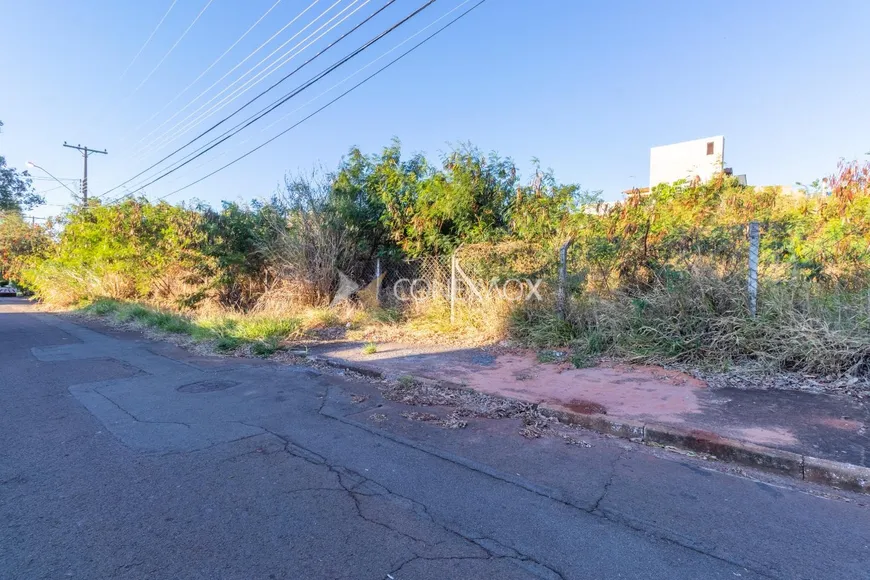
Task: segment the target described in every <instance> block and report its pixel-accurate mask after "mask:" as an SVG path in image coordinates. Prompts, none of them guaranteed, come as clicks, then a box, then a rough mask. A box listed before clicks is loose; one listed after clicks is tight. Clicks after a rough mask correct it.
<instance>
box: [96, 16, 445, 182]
mask: <svg viewBox="0 0 870 580" xmlns="http://www.w3.org/2000/svg"><path fill="white" fill-rule="evenodd" d="M395 1H396V0H389V1H388V2H387V3H386V4H384V5H383V6H381V7H380V8H379V9H378V10H376V11H375V12H374V13H372V14H371V15H369V16H368V17H366V18H365V19H364V20H363V21H362V22H360V23H359V24H357V25H356V26H354V27H353V28H351V29H350V30H349V31H347V32H345V33H344V34H342V35H341V36H340V37H338V38H337V39H336V40H334V41H333V42H331V43H330V44H329V45H327V46H326V47H324V48H323V49H322V50H320V52H318V53H317V54H315V55H313V56H312V57H311V58H309V59H308V60H307V61H305V62H304V63H302V64H301V65H299V66H298V67H296V68H295V69H294V70H292V71H290V72H289V73H288V74H286V75H285V76H284V77H282V78H281V79H279V80H278V81H277V82H275V83H274V84H272V85H271V86H270V87H268V88H267V89H265V90H264V91H262V92H260V93H259V94H258V95H257V96H255V97H254V98H252V99H251V100H249V101H248V102H247V103H245V104H244V105H242V106H241V107H239V108H238V109H236V110H235V111H234V112H233V113H231V114H230V115H228V116H226V117H224V118H223V119H221V120H220V121H218V122H217V123H215V124H214V125H212V126H211V127H209V128H208V129H206V130H205V131H203V132H202V133H200V134H199V135H197V136H196V137H194V138H193V139H191V140H190V141H188V142H187V143H185V144H184V145H182V146H181V147H179V148H178V149H176V150H175V151H173V152H171V153H169V154H168V155H166V156H165V157H163V158H162V159H160V160H159V161H157V162H155V163H153V164H152V165H151V166H149V167H147V168H146V169H144V170H142V171H140V172H139V173H137V174H136V175H134V176H133V177H131V178H130V179H128V180H127V181H124V182H123V183H120V184H119V185H116V186H115V187H113V188H112V189H110V190H108V191H106V192H104V193H102V194H100V196H99V197H103V196H105V195H107V194H109V193H111V192H112V191H114V190H116V189H119V188H120V187H123V186H124V185H126V184H128V183H130V182H131V181H133V180H135V179H136V178H138V177H140V176H141V175H143V174H145V173H147V172H148V171H150V170H151V169H153V168H155V167H157V166H158V165H160V164H161V163H163V162H164V161H166V160H167V159H169V158H170V157H172V156H174V155H175V154H177V153H179V152H180V151H182V150H184V149H185V148H187V147H188V146H190V145H191V144H193V143H194V142H196V141H197V140H199V139H201V138H202V137H204V136H205V135H207V134H208V133H210V132H211V131H213V130H214V129H216V128H217V127H219V126H220V125H221V124H223V123H224V122H226V121H227V120H229V119H231V118H232V117H233V116H235V115H236V114H238V113H239V112H241V111H242V110H243V109H245V108H246V107H248V106H249V105H251V104H252V103H253V102H254V101H256V100H257V99H259V98H260V97H262V96H263V95H265V94H266V93H268V92H269V91H271V90H272V89H274V88H275V87H277V86H278V85H280V84H281V83H283V82H284V81H286V80H287V79H289V78H290V77H291V76H293V75H294V74H296V73H297V72H299V71H300V70H301V69H302V68H303V67H305V66H307V65H308V64H310V63H311V62H312V61H314V60H315V59H317V58H318V57H319V56H321V55H322V54H324V53H325V52H326V51H328V50H329V49H331V48H332V47H333V46H335V45H336V44H338V43H339V42H341V41H342V40H343V39H344V38H346V37H347V36H349V35H350V34H352V33H353V32H355V31H356V30H357V29H359V28H360V27H361V26H363V25H364V24H365V23H367V22H368V21H369V20H371V19H372V18H374V17H375V16H377V15H378V14H379V13H380V12H382V11H383V10H385V9H386V8H387V7H389V6H390V5H391V4H393V3H394V2H395ZM434 1H435V0H429V2H427V3H426V4H425V5H424V6H423V7H422V8H420V9H418V10H417V11H415V12H413V13H412V14H411V16H409V17H408V18H410V17H413V16H414V15H416V14H417V13H418V12H419V11H421V10H423V8H426V7H428V6H429V5H430V4H432V3H433V2H434ZM408 18H406V19H405V20H402V21H401V23H404V22H405V21H406V20H407V19H408ZM401 23H400V24H401ZM393 29H394V28H390V29H388V32H387V33H389V32H391V31H392V30H393ZM382 35H383V33H382ZM382 35H379V36H378V37H376V38H375V40H374V41H377V40H379V39H380V38H381V37H382ZM370 42H373V41H370ZM368 46H370V44H369V43H367V44H366V45H365V48H367V47H368ZM359 50H360V49H357V51H355V52H354V53H352V55H351V57H349V58H353V56H355V55H356V54H358V52H359ZM363 50H364V48H363ZM349 58H348V57H345V59H342V60H340V61H339V62H338V63H337V64H335V65H333V66H332V67H330V68H329V69H328V71H327V72H331V71H332V70H334V69H335V68H337V67H338V66H340V65H341V64H344V62H346V61H347V60H349ZM318 80H319V79H318ZM149 179H150V178H149ZM139 189H141V188H139ZM137 191H138V189H137Z"/></svg>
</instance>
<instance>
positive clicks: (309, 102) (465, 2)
mask: <svg viewBox="0 0 870 580" xmlns="http://www.w3.org/2000/svg"><path fill="white" fill-rule="evenodd" d="M470 2H471V0H464V1H463V2H462V3H460V4H458V5H457V6H454V7H453V8H451V9H450V10H449V11H447V12H445V13H444V14H442V15H441V16H439V17H438V18H436V19H435V20H433V21H432V22H430V23H429V24H427V25H426V26H424V27H423V28H421V29H420V30H418V31H417V32H415V33H414V34H412V35H411V36H409V37H408V38H406V39H405V40H403V41H401V42H400V43H398V44H397V45H395V46H394V47H393V48H391V49H389V50H387V51H386V52H384V53H382V54H381V55H380V56H378V57H377V58H375V59H373V60H371V61H369V62H368V63H367V64H365V65H364V66H362V67H360V68H358V69H357V70H356V71H354V72H353V73H351V74H349V75H348V76H346V77H344V78H343V79H342V80H341V81H339V82H337V83H335V84H334V85H332V86H331V87H329V88H328V89H326V90H325V91H323V92H321V93H319V94H318V95H317V96H315V97H313V98H311V99H309V100H308V101H306V102H305V103H303V104H302V105H300V106H298V107H296V108H295V109H293V110H292V111H290V112H289V113H287V114H285V115H283V116H281V117H280V118H279V119H277V120H275V121H273V122H271V123H269V124H268V125H266V126H265V127H263V129H262V130H261V133H264V132H266V131H267V130H269V129H271V128H272V127H274V126H275V125H277V124H278V123H280V122H281V121H283V120H284V119H286V118H287V117H289V116H290V115H293V114H294V113H297V112H298V111H300V110H302V109H304V108H305V107H307V106H308V105H310V104H311V103H313V102H314V101H316V100H318V99H319V98H320V97H322V96H323V95H325V94H327V93H329V92H332V91H333V90H335V89H336V88H338V87H339V86H341V85H343V84H344V83H346V82H347V81H348V80H350V79H352V78H353V77H355V76H356V75H358V74H359V73H361V72H362V71H364V70H365V69H367V68H369V67H370V66H372V65H373V64H375V63H376V62H378V61H379V60H381V59H383V58H384V57H386V56H388V55H390V54H392V53H393V52H395V51H396V50H398V49H399V48H401V47H402V46H404V45H405V44H407V43H408V42H410V41H411V40H413V39H414V38H416V37H418V36H420V35H421V34H423V33H424V32H425V31H426V30H428V29H430V28H432V27H433V26H435V25H436V24H438V23H439V22H441V21H442V20H444V19H445V18H447V17H448V16H450V15H451V14H453V13H454V12H456V11H457V10H459V9H460V8H462V7H463V6H465V5H466V4H468V3H470ZM252 139H253V136H251V137H248V138H247V139H244V140H243V141H241V142H239V145H244V144H245V143H247V142H249V141H251V140H252ZM228 152H229V151H223V152H222V153H220V154H219V155H217V156H216V157H214V158H213V159H209V160H205V161H203V162H202V163H199V164H197V165H196V166H195V167H193V168H192V169H193V170H194V171H195V170H197V169H200V168H201V167H205V166H206V165H208V164H209V162H210V161H215V160H217V159H220V158H221V157H224V156H225V155H226V154H227V153H228ZM180 179H181V178H180V177H176V178H175V179H173V180H171V181H170V183H175V182H178V181H180Z"/></svg>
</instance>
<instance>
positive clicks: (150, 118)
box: [124, 0, 281, 133]
mask: <svg viewBox="0 0 870 580" xmlns="http://www.w3.org/2000/svg"><path fill="white" fill-rule="evenodd" d="M175 1H176V2H177V1H178V0H175ZM280 3H281V0H277V1H276V2H275V3H274V4H272V6H271V7H270V8H269V9H268V10H266V12H265V14H263V15H262V16H260V18H258V19H257V21H256V22H254V24H252V25H251V27H250V28H248V29H247V30H246V31H245V33H244V34H242V35H241V36H240V37H239V38H238V40H236V41H235V42H234V43H233V44H232V45H231V46H230V47H229V48H228V49H226V50H225V51H224V53H223V54H222V55H220V56H219V57H217V60H215V61H214V62H213V63H211V64H210V65H208V68H207V69H205V70H204V71H202V72H201V73H199V76H198V77H196V78H195V79H193V82H191V83H190V84H189V85H187V86H186V87H184V89H183V90H182V91H181V92H180V93H178V94H177V95H175V96H174V97H173V98H172V100H171V101H169V102H168V103H166V104H165V105H163V108H161V109H160V110H159V111H157V112H156V113H154V114H153V115H151V116H150V117H149V118H148V119H147V120H146V121H145V122H143V123H142V124H141V125H139V126H138V127H136V128H135V129H133V132H134V133H135V132H137V131H139V129H141V128H142V127H144V126H145V125H147V124H148V123H150V122H151V121H152V120H154V118H155V117H157V116H158V115H159V114H160V113H162V112H163V111H165V110H166V109H167V108H168V107H169V106H170V105H171V104H172V103H174V102H175V101H177V100H178V99H179V98H180V97H181V96H182V95H183V94H184V93H186V92H187V91H189V90H190V88H191V87H192V86H193V85H195V84H196V83H197V82H199V79H201V78H202V77H204V76H205V75H206V74H207V73H208V71H210V70H211V69H213V68H214V67H215V65H217V63H219V62H220V61H221V60H222V59H223V57H225V56H226V55H227V54H229V52H230V51H231V50H232V49H234V48H235V47H236V45H238V44H239V43H240V42H241V41H242V40H244V39H245V37H246V36H248V34H250V32H251V31H252V30H253V29H254V28H256V27H257V25H258V24H260V22H262V21H263V19H264V18H266V16H268V15H269V13H271V12H272V10H274V9H275V7H276V6H277V5H278V4H280ZM172 4H173V6H174V5H175V2H173V3H172ZM161 22H162V20H161ZM151 35H152V36H153V35H154V33H152V34H151ZM149 40H150V37H149ZM139 52H141V50H140V51H139ZM136 56H139V55H136ZM134 60H135V59H134ZM128 68H129V67H128ZM124 72H126V71H124Z"/></svg>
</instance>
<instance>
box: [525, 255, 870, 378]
mask: <svg viewBox="0 0 870 580" xmlns="http://www.w3.org/2000/svg"><path fill="white" fill-rule="evenodd" d="M744 284H745V280H744V278H743V277H742V276H736V275H735V276H730V277H729V276H721V275H718V274H716V273H715V272H712V271H710V270H708V269H704V268H695V269H690V270H689V271H688V272H687V273H685V275H683V276H682V277H680V278H678V279H675V280H670V281H669V282H667V283H658V284H655V285H653V286H652V287H651V288H647V289H645V290H643V291H635V292H631V293H629V292H625V291H623V292H614V293H611V294H609V295H607V296H596V295H590V296H585V297H583V298H582V299H581V300H577V301H576V302H575V303H574V304H573V308H572V311H571V312H570V313H569V315H568V316H567V318H566V320H560V319H559V318H558V317H557V316H556V315H555V314H554V310H553V308H552V305H550V306H539V307H538V308H531V309H525V310H522V311H518V312H516V313H514V315H513V317H512V320H511V331H512V334H513V336H515V337H517V338H518V339H520V340H521V341H522V342H523V343H524V344H527V345H529V346H533V347H536V348H548V347H554V346H568V347H570V348H572V349H573V350H574V353H575V355H574V356H575V358H576V357H578V356H579V357H581V358H583V357H586V358H589V357H595V356H597V355H599V354H608V355H612V356H617V357H620V358H623V359H626V360H629V361H635V362H644V363H653V364H674V363H680V364H683V365H695V366H698V367H701V368H714V369H728V368H733V367H734V366H738V365H746V364H751V365H756V366H758V367H759V368H761V369H763V370H766V371H783V370H788V371H799V372H808V373H813V374H817V375H822V376H831V377H839V376H860V377H867V376H868V375H870V301H868V300H870V296H868V294H867V293H866V292H865V293H854V292H841V291H836V290H832V289H829V288H824V287H822V286H820V285H818V284H811V283H808V282H802V281H797V280H790V281H788V282H781V283H768V284H765V285H762V287H761V288H760V290H759V306H758V308H759V310H758V316H757V317H754V318H753V317H752V316H750V315H749V313H748V311H747V308H746V303H747V300H746V291H745V287H744ZM581 362H582V361H581ZM575 364H576V363H575Z"/></svg>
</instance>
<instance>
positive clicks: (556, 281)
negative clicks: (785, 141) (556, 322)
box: [360, 224, 773, 311]
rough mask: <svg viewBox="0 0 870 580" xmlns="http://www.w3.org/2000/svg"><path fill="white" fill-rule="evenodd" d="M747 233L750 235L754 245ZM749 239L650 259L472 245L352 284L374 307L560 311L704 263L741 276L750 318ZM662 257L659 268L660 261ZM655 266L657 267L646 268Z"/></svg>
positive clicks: (580, 249) (690, 245)
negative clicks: (527, 305) (367, 293)
mask: <svg viewBox="0 0 870 580" xmlns="http://www.w3.org/2000/svg"><path fill="white" fill-rule="evenodd" d="M753 227H754V228H755V229H754V230H753ZM750 231H754V232H755V233H756V237H755V238H754V239H755V243H754V244H753V243H750V238H751V236H750ZM757 235H758V226H757V224H755V225H754V226H750V225H748V224H747V225H745V226H738V227H734V228H730V229H728V230H723V231H721V232H718V233H717V235H716V236H709V235H708V236H705V237H703V238H701V237H699V238H698V239H690V238H686V239H681V240H678V242H676V244H675V246H674V247H669V248H665V249H664V250H663V249H662V248H657V249H656V252H657V253H656V254H653V253H652V251H651V250H649V249H647V248H644V246H643V245H640V246H637V245H635V246H631V247H628V248H627V249H624V248H620V247H619V245H618V244H614V245H613V248H605V249H602V248H593V247H590V245H589V244H588V243H584V242H583V241H573V240H572V241H569V242H566V243H565V244H564V245H562V246H560V247H558V248H555V249H553V248H550V249H544V248H542V247H540V246H537V245H534V244H528V243H520V242H510V243H506V244H478V245H474V246H465V247H460V248H459V249H458V250H457V251H456V252H455V253H453V254H451V255H440V256H426V257H421V258H414V259H407V260H386V259H378V260H374V261H372V262H371V263H369V264H367V265H365V266H364V267H363V268H362V271H363V274H362V277H363V278H364V280H361V281H360V282H361V285H362V286H366V285H368V286H366V287H371V286H372V285H375V286H376V288H375V291H374V296H376V299H377V302H378V303H379V304H381V305H384V306H391V307H403V306H410V305H414V304H421V303H425V302H427V301H431V300H444V301H449V302H451V303H452V304H453V303H456V302H461V301H472V302H473V301H484V300H490V299H500V300H507V301H512V302H527V301H543V302H545V303H551V304H553V307H554V308H556V309H558V310H559V311H564V310H565V309H566V308H567V305H568V304H569V303H570V301H571V300H572V299H573V298H576V297H579V296H580V295H582V294H583V293H584V292H588V291H597V292H601V291H604V292H606V291H609V290H614V289H615V288H616V287H617V286H619V285H625V284H635V285H639V286H642V285H644V284H651V283H662V284H667V283H668V279H667V278H668V276H674V277H677V276H679V275H680V272H682V271H685V270H686V269H688V268H689V267H690V265H692V264H697V263H699V262H704V261H706V263H708V264H712V265H715V268H717V269H718V270H720V272H719V273H720V274H730V275H737V276H745V280H746V285H745V286H744V288H746V290H747V296H748V300H749V303H748V304H747V306H748V307H749V309H750V311H754V303H755V292H756V290H757V286H758V279H759V269H760V270H761V276H764V274H765V271H766V270H772V269H773V266H771V265H769V264H767V265H765V264H761V266H759V257H758V256H759V245H758V237H757ZM614 248H615V249H614ZM665 252H667V256H669V258H668V260H667V261H664V260H662V255H664V253H665ZM656 261H658V263H660V264H661V263H664V265H663V266H660V267H658V268H656V269H653V268H652V267H650V266H649V264H650V263H654V262H656ZM378 281H379V282H378Z"/></svg>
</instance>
